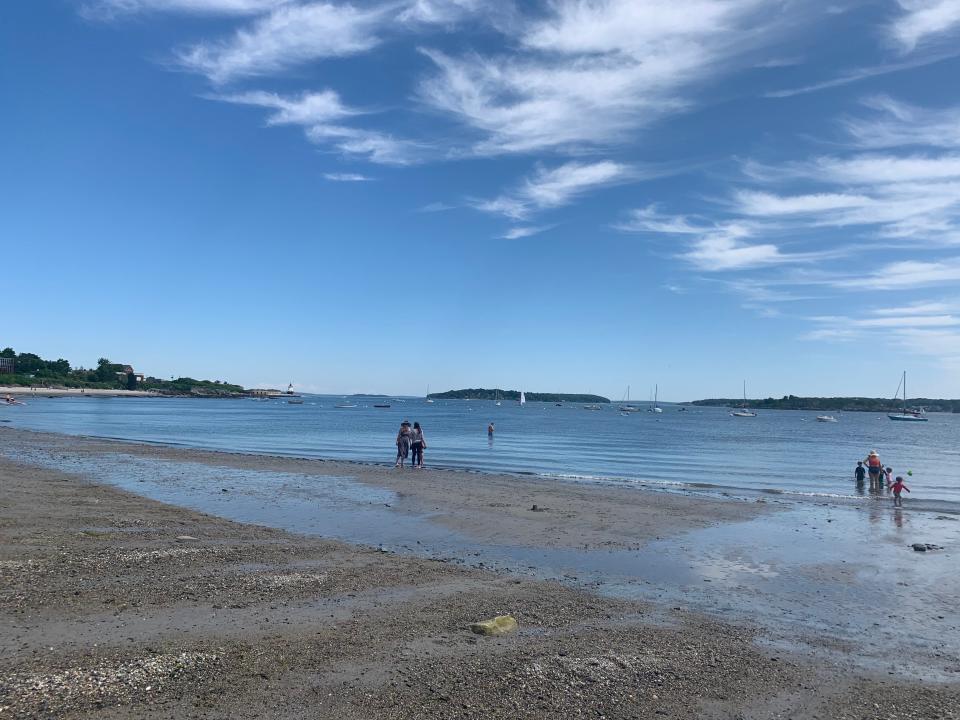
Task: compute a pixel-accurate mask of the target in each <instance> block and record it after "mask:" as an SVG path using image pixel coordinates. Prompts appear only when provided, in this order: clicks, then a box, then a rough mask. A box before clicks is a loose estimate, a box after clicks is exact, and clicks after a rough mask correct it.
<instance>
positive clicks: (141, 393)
mask: <svg viewBox="0 0 960 720" xmlns="http://www.w3.org/2000/svg"><path fill="white" fill-rule="evenodd" d="M0 395H14V396H27V397H29V396H33V395H35V396H37V397H175V396H173V395H164V394H162V393H158V392H154V391H152V390H120V389H117V390H106V389H104V388H48V387H41V386H30V385H27V386H24V385H0ZM184 397H189V396H184Z"/></svg>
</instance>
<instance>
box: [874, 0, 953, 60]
mask: <svg viewBox="0 0 960 720" xmlns="http://www.w3.org/2000/svg"><path fill="white" fill-rule="evenodd" d="M897 1H898V3H899V4H900V8H901V9H902V10H903V13H902V14H901V15H900V16H899V17H898V18H896V20H894V21H893V23H892V24H891V25H890V34H891V36H892V37H893V39H894V41H895V42H896V43H897V45H898V46H899V47H900V49H901V50H902V51H903V52H912V51H913V50H915V49H916V47H917V46H918V45H920V44H922V43H925V42H929V41H930V40H931V39H934V38H940V37H942V36H944V35H949V34H952V33H953V32H955V31H956V30H957V29H958V28H960V0H897Z"/></svg>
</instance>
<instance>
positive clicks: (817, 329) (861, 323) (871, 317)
mask: <svg viewBox="0 0 960 720" xmlns="http://www.w3.org/2000/svg"><path fill="white" fill-rule="evenodd" d="M956 309H957V307H956V304H955V303H913V304H911V305H907V306H904V307H878V308H873V309H871V310H868V311H867V312H865V313H862V314H859V315H854V316H850V315H825V316H815V317H811V318H808V320H809V321H810V322H811V323H812V324H813V326H814V327H813V329H812V330H810V331H809V332H807V333H804V334H803V335H802V336H801V338H800V339H801V340H810V341H827V342H851V341H858V342H864V341H867V342H870V343H874V344H875V343H877V342H879V341H883V342H885V343H888V344H892V345H894V346H899V347H900V348H902V349H903V350H905V351H907V352H909V353H911V354H919V355H925V356H929V357H930V358H932V359H933V360H935V361H936V362H938V363H939V364H941V365H943V366H944V367H947V368H950V369H957V368H960V330H958V329H957V328H958V327H960V317H958V316H957V315H954V314H952V313H951V311H955V310H956Z"/></svg>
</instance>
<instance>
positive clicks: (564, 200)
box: [474, 160, 631, 220]
mask: <svg viewBox="0 0 960 720" xmlns="http://www.w3.org/2000/svg"><path fill="white" fill-rule="evenodd" d="M630 177H631V170H630V168H629V167H627V166H626V165H622V164H620V163H615V162H611V161H609V160H604V161H600V162H594V163H583V162H568V163H565V164H563V165H559V166H557V167H555V168H550V169H547V168H540V169H538V170H537V171H536V172H535V173H534V174H533V176H532V177H530V178H527V179H526V180H525V181H524V182H523V184H522V185H521V186H520V187H519V188H518V189H517V190H515V191H513V192H511V193H509V194H505V195H501V196H499V197H497V198H494V199H492V200H481V201H477V202H476V203H475V204H474V207H476V208H477V209H478V210H482V211H484V212H489V213H495V214H499V215H505V216H506V217H509V218H512V219H514V220H523V219H525V218H527V217H529V216H530V215H532V214H533V213H535V212H538V211H541V210H547V209H552V208H557V207H561V206H563V205H567V204H569V203H570V202H572V201H573V200H574V199H575V198H577V197H578V196H580V195H583V194H584V193H586V192H589V191H590V190H594V189H596V188H598V187H602V186H605V185H610V184H613V183H617V182H622V181H624V180H627V179H629V178H630Z"/></svg>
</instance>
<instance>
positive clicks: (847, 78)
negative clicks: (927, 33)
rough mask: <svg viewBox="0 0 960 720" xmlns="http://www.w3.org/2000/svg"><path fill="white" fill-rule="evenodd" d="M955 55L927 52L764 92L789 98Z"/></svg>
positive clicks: (772, 96) (764, 95) (768, 95)
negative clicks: (791, 86) (903, 59)
mask: <svg viewBox="0 0 960 720" xmlns="http://www.w3.org/2000/svg"><path fill="white" fill-rule="evenodd" d="M955 56H956V53H955V52H947V53H943V54H939V55H931V54H925V55H923V56H922V57H915V58H912V59H910V60H906V61H904V62H898V63H887V64H884V65H874V66H870V67H861V68H856V69H854V70H848V71H846V72H844V73H842V74H840V75H838V76H837V77H834V78H830V79H829V80H823V81H821V82H818V83H813V84H812V85H802V86H800V87H794V88H788V89H786V90H772V91H770V92H766V93H764V94H763V97H768V98H788V97H794V96H796V95H807V94H809V93H813V92H818V91H820V90H827V89H829V88H835V87H841V86H843V85H850V84H851V83H855V82H859V81H860V80H866V79H867V78H873V77H879V76H881V75H890V74H892V73H898V72H902V71H904V70H912V69H914V68H918V67H923V66H924V65H932V64H934V63H938V62H940V61H941V60H946V59H947V58H952V57H955Z"/></svg>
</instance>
